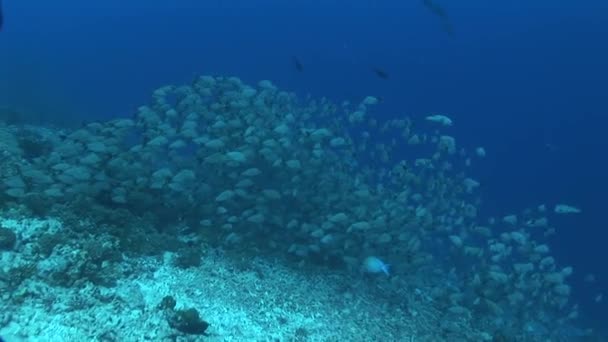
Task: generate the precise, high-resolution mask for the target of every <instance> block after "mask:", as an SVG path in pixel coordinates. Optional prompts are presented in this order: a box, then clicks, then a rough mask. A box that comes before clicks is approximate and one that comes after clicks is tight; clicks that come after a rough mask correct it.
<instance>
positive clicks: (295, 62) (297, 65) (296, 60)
mask: <svg viewBox="0 0 608 342" xmlns="http://www.w3.org/2000/svg"><path fill="white" fill-rule="evenodd" d="M292 60H293V66H294V67H295V68H296V70H298V71H299V72H302V71H304V65H302V62H300V59H299V58H298V57H297V56H293V57H292Z"/></svg>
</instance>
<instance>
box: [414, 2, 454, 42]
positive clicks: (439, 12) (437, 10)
mask: <svg viewBox="0 0 608 342" xmlns="http://www.w3.org/2000/svg"><path fill="white" fill-rule="evenodd" d="M422 4H423V5H424V7H426V8H428V9H429V11H431V12H432V13H433V14H434V15H436V16H437V17H439V19H441V25H443V29H444V30H445V32H447V33H448V34H449V35H450V36H451V35H453V34H454V30H453V29H452V23H451V22H450V18H449V17H448V14H447V12H446V11H445V9H444V8H443V7H441V6H439V5H438V4H436V3H435V2H434V0H422Z"/></svg>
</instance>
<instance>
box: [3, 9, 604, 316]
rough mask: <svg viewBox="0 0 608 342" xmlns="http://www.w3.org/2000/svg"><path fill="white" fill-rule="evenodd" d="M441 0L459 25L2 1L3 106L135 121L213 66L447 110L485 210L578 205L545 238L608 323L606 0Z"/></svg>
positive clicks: (398, 106) (389, 110) (412, 13)
mask: <svg viewBox="0 0 608 342" xmlns="http://www.w3.org/2000/svg"><path fill="white" fill-rule="evenodd" d="M435 3H436V4H438V5H440V6H442V7H443V8H444V9H445V11H446V13H447V16H448V18H449V21H450V24H451V26H452V28H453V34H451V35H450V34H448V33H447V32H446V31H445V29H444V28H445V27H444V26H442V20H441V18H439V17H438V16H437V15H435V14H433V13H432V12H431V11H430V10H429V9H428V8H426V7H425V6H423V5H422V3H421V1H418V0H402V1H395V0H387V1H363V0H352V1H330V0H327V1H310V0H309V1H300V0H294V1H279V0H274V1H271V0H255V1H254V0H248V1H245V0H242V1H230V0H226V1H221V0H216V1H195V0H181V1H166V0H165V1H160V0H147V1H142V0H133V1H119V0H106V1H103V2H88V1H81V0H56V1H49V0H45V1H42V0H19V1H11V0H5V1H4V12H5V23H4V29H3V32H2V33H1V34H0V104H2V105H7V106H14V107H19V108H22V109H23V110H24V111H27V112H36V113H45V114H44V116H45V119H46V120H47V121H49V122H65V121H70V122H79V121H90V120H95V119H103V118H109V117H121V116H130V115H131V114H132V113H133V112H134V109H135V108H136V107H137V106H139V105H141V104H145V103H147V101H148V99H149V96H150V93H151V91H152V90H153V89H155V88H156V87H158V86H160V85H164V84H167V83H183V82H188V81H189V80H191V79H193V78H194V77H195V76H196V75H199V74H213V75H235V76H238V77H240V78H241V79H243V80H244V81H246V82H250V83H253V82H257V81H258V80H260V79H269V80H272V81H273V82H274V83H276V84H277V85H278V86H279V87H281V88H283V89H288V90H293V91H295V92H297V93H298V94H301V95H303V96H304V95H305V94H308V93H310V94H312V95H314V96H327V97H329V98H331V99H334V100H336V101H340V100H345V99H346V100H353V101H357V100H359V99H360V98H362V97H363V96H366V95H376V96H380V97H382V99H383V103H382V105H380V106H379V107H378V108H377V110H376V114H377V115H378V116H379V117H382V116H385V117H399V116H405V115H410V116H415V117H416V116H425V115H427V114H428V113H434V112H438V113H446V114H448V115H449V116H450V117H452V118H453V119H454V120H455V126H454V128H453V132H454V134H453V135H454V136H456V137H457V138H458V142H459V143H460V144H462V145H463V146H477V145H482V146H484V147H485V148H486V150H487V151H488V157H487V158H486V160H485V161H484V162H482V163H479V162H478V163H476V165H475V166H474V174H475V176H476V178H478V179H480V180H481V181H482V185H483V186H482V193H483V198H484V209H483V211H482V215H487V216H492V215H496V216H502V215H505V214H509V213H516V212H519V211H520V210H521V209H523V208H528V207H536V206H537V205H538V204H541V203H546V204H547V205H549V206H552V205H553V204H555V203H559V202H566V203H569V204H572V205H576V206H577V207H580V208H581V209H582V210H583V212H582V213H581V214H579V215H572V216H563V217H559V218H558V220H554V221H553V222H554V224H555V227H556V230H557V234H556V235H554V236H553V237H552V238H551V240H550V243H551V247H552V250H553V253H554V255H555V256H556V257H557V259H558V261H559V263H560V264H563V265H572V266H574V270H575V277H574V284H575V292H574V296H575V297H576V300H578V301H580V302H581V303H583V310H582V311H583V312H585V313H586V314H588V315H589V316H590V318H591V319H593V320H595V321H596V322H598V323H601V319H602V317H607V316H608V304H607V303H606V301H605V300H604V302H602V303H599V304H597V303H594V302H593V297H594V296H595V294H597V293H601V292H603V293H604V294H608V267H606V260H608V248H607V246H606V245H607V244H608V224H607V223H606V222H607V219H608V217H607V215H608V213H607V211H608V210H607V208H608V206H607V203H608V197H607V194H608V153H607V150H608V136H607V135H606V131H607V130H608V64H607V63H606V61H607V60H608V44H607V43H606V42H607V41H608V2H605V1H599V0H588V1H585V2H581V1H573V0H565V1H559V2H556V1H548V0H538V1H534V2H530V1H523V0H510V1H492V2H488V1H481V0H465V1H454V0H437V1H435ZM293 56H297V58H298V59H299V60H300V61H301V63H302V65H303V68H304V70H303V72H298V71H297V70H296V69H295V68H294V65H293V60H292V58H293ZM372 68H381V69H382V70H384V71H386V72H387V73H388V74H389V78H388V79H381V78H378V77H377V76H376V75H375V74H374V73H373V72H372ZM588 273H593V274H595V275H596V276H597V282H596V283H595V284H593V285H589V284H586V283H584V282H583V277H584V276H585V275H586V274H588ZM604 323H606V322H605V321H604Z"/></svg>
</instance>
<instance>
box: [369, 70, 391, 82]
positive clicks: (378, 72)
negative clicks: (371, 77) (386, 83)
mask: <svg viewBox="0 0 608 342" xmlns="http://www.w3.org/2000/svg"><path fill="white" fill-rule="evenodd" d="M372 71H373V72H374V74H376V76H378V77H380V78H381V79H383V80H388V73H387V72H386V71H384V70H382V69H380V68H372Z"/></svg>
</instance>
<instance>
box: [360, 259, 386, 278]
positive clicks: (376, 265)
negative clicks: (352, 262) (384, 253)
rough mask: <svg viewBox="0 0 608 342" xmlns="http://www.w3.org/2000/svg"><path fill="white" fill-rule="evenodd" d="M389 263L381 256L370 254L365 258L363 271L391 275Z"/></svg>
mask: <svg viewBox="0 0 608 342" xmlns="http://www.w3.org/2000/svg"><path fill="white" fill-rule="evenodd" d="M389 267H390V265H389V264H385V263H384V261H382V260H381V259H380V258H378V257H375V256H369V257H367V258H365V260H363V272H365V273H373V274H378V273H384V274H385V275H386V276H390V272H389Z"/></svg>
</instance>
